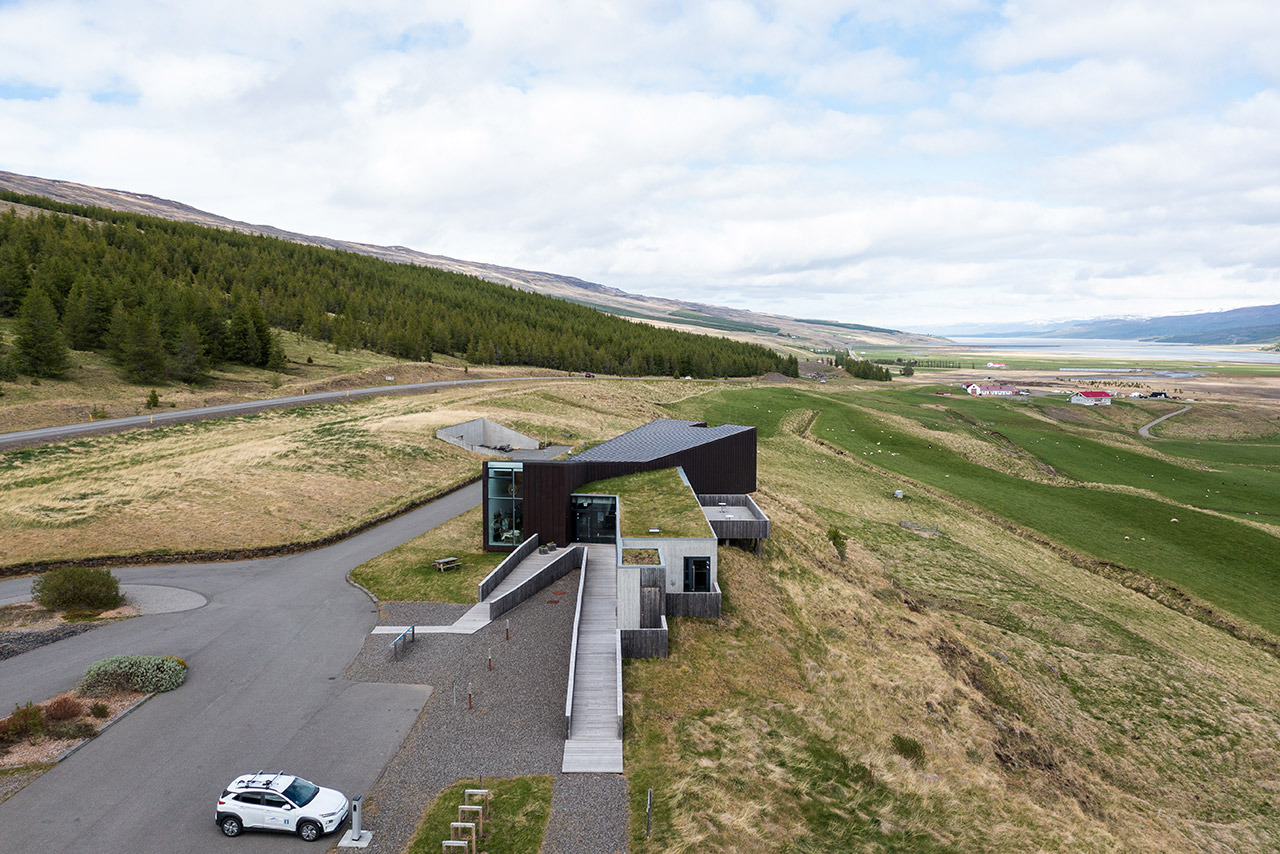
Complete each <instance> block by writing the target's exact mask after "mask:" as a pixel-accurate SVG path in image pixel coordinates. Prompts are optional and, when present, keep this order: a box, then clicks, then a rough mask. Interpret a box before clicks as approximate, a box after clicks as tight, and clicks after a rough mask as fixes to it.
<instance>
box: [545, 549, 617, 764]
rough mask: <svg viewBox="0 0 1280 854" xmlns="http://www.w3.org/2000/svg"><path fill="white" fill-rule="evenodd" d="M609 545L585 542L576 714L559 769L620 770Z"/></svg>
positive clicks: (613, 562) (612, 569)
mask: <svg viewBox="0 0 1280 854" xmlns="http://www.w3.org/2000/svg"><path fill="white" fill-rule="evenodd" d="M616 560H617V556H616V552H615V550H614V547H613V546H611V545H591V546H588V547H587V570H586V572H587V575H586V580H585V582H584V587H583V593H582V620H581V623H580V625H579V628H578V652H577V660H576V661H574V662H573V664H572V666H573V674H574V677H573V716H572V719H571V721H570V724H569V738H568V740H566V741H565V745H564V763H563V765H562V767H561V769H560V770H561V771H563V772H565V773H570V772H585V773H614V774H620V773H622V737H621V734H620V733H619V731H618V688H619V685H618V678H619V661H618V656H617V642H618V639H617V634H618V579H617V575H618V570H617V565H616Z"/></svg>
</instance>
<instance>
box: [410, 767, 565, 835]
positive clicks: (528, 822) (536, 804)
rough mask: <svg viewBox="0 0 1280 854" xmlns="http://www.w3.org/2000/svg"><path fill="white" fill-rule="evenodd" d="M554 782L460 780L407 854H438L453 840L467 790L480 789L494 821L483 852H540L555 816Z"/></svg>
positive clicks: (435, 805) (433, 809) (434, 807)
mask: <svg viewBox="0 0 1280 854" xmlns="http://www.w3.org/2000/svg"><path fill="white" fill-rule="evenodd" d="M553 782H554V778H553V777H552V776H551V775H550V774H540V775H537V776H530V777H510V778H506V779H498V778H489V777H486V778H485V779H484V780H483V781H481V780H475V779H472V780H459V781H458V782H457V783H454V784H453V785H452V786H450V787H449V788H447V789H445V790H444V791H443V792H441V793H440V794H439V795H438V796H437V797H436V799H435V801H434V802H432V804H431V806H430V807H429V808H428V809H427V812H426V814H425V815H424V816H423V817H422V822H421V823H420V824H419V825H418V831H417V833H415V834H414V836H413V842H411V843H410V844H409V848H408V849H407V852H406V854H438V852H439V851H440V842H441V840H444V839H448V838H449V824H450V822H454V821H458V820H459V819H458V805H459V804H461V803H462V797H463V790H465V789H477V788H485V789H488V790H489V793H490V806H491V809H492V813H491V816H490V820H489V821H487V822H486V823H485V832H486V833H487V834H488V838H487V839H485V840H484V841H483V842H482V843H481V844H480V850H482V851H487V852H489V854H529V852H531V851H539V850H541V849H542V837H543V835H544V834H545V833H546V831H547V819H548V818H549V817H550V816H551V789H552V783H553ZM481 783H483V786H481ZM465 820H466V821H470V820H471V819H469V818H468V819H465Z"/></svg>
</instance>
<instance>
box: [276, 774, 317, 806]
mask: <svg viewBox="0 0 1280 854" xmlns="http://www.w3.org/2000/svg"><path fill="white" fill-rule="evenodd" d="M318 791H320V787H319V786H317V785H316V784H315V783H308V782H307V781H306V780H304V779H302V778H301V777H294V778H293V782H292V783H290V784H289V785H288V787H286V788H285V790H284V792H283V793H282V794H284V796H285V797H286V798H288V799H289V800H291V801H293V802H294V803H295V804H297V805H298V806H300V807H305V806H306V805H307V804H309V803H311V799H312V798H314V797H315V796H316V792H318Z"/></svg>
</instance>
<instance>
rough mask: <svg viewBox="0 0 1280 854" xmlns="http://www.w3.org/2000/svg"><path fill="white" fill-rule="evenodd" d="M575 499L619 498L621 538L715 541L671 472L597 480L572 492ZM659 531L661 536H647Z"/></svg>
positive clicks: (694, 502) (692, 498)
mask: <svg viewBox="0 0 1280 854" xmlns="http://www.w3.org/2000/svg"><path fill="white" fill-rule="evenodd" d="M574 494H575V495H589V494H596V495H616V496H618V513H619V522H620V524H621V526H622V536H624V537H714V536H715V533H714V532H713V531H712V530H711V525H710V523H708V522H707V517H706V516H704V515H703V513H702V506H701V505H700V504H698V496H696V495H694V493H693V490H692V489H690V488H689V486H688V485H687V484H685V482H684V481H683V480H681V479H680V473H679V472H678V471H676V470H675V469H674V468H669V469H659V470H657V471H647V472H641V473H639V474H628V475H624V476H623V477H611V478H609V479H608V480H597V481H596V482H595V483H588V484H585V485H584V486H580V487H578V488H577V489H575V490H574ZM650 528H660V529H661V531H660V533H657V534H651V533H649V529H650Z"/></svg>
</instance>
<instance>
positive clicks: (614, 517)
mask: <svg viewBox="0 0 1280 854" xmlns="http://www.w3.org/2000/svg"><path fill="white" fill-rule="evenodd" d="M617 536H618V499H617V498H616V497H615V496H612V495H575V496H573V537H574V540H576V541H577V542H580V543H612V542H616V540H617Z"/></svg>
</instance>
